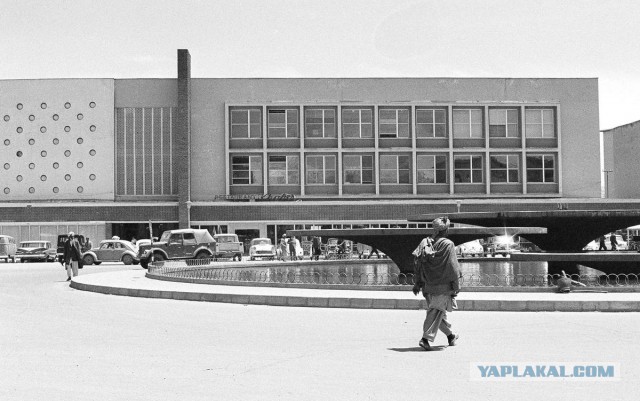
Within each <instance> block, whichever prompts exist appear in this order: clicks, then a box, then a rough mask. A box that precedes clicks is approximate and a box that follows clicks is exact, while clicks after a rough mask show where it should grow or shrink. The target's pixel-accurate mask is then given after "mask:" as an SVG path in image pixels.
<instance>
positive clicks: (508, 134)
mask: <svg viewBox="0 0 640 401" xmlns="http://www.w3.org/2000/svg"><path fill="white" fill-rule="evenodd" d="M509 112H515V116H516V121H515V123H514V122H511V123H510V122H509ZM494 113H504V123H492V114H494ZM492 127H504V135H495V134H494V133H492V132H491V131H492V130H491V128H492ZM509 127H511V129H509ZM514 130H515V134H512V131H514ZM489 138H491V139H513V138H520V110H519V109H516V108H493V107H490V108H489Z"/></svg>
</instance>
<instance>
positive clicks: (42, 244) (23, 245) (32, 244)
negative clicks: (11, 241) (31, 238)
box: [20, 242, 47, 248]
mask: <svg viewBox="0 0 640 401" xmlns="http://www.w3.org/2000/svg"><path fill="white" fill-rule="evenodd" d="M20 247H21V248H46V247H47V245H46V242H21V243H20Z"/></svg>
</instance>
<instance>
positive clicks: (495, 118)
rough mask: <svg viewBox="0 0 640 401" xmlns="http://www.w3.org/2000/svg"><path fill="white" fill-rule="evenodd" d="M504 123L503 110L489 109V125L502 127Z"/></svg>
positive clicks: (505, 121)
mask: <svg viewBox="0 0 640 401" xmlns="http://www.w3.org/2000/svg"><path fill="white" fill-rule="evenodd" d="M506 123H507V120H506V116H505V111H504V110H496V109H489V124H494V125H504V124H506Z"/></svg>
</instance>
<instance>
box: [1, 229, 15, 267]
mask: <svg viewBox="0 0 640 401" xmlns="http://www.w3.org/2000/svg"><path fill="white" fill-rule="evenodd" d="M16 249H17V246H16V240H15V238H13V237H10V236H8V235H0V259H4V261H5V262H9V260H11V263H15V261H16Z"/></svg>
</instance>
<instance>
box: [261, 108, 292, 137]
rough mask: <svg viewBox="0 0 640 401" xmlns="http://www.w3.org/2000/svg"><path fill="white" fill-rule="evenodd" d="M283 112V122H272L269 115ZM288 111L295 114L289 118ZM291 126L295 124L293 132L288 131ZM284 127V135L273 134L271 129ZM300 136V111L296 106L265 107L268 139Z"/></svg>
mask: <svg viewBox="0 0 640 401" xmlns="http://www.w3.org/2000/svg"><path fill="white" fill-rule="evenodd" d="M276 113H277V114H284V123H272V122H271V116H272V115H275V114H276ZM290 113H295V116H293V117H291V119H290V118H289V114H290ZM291 126H295V127H296V129H295V133H294V132H292V131H291V132H290V128H291ZM275 129H278V130H281V129H284V136H281V135H274V134H273V130H275ZM299 137H300V112H299V109H298V108H297V107H282V108H280V107H274V108H267V138H269V139H294V138H299Z"/></svg>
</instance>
